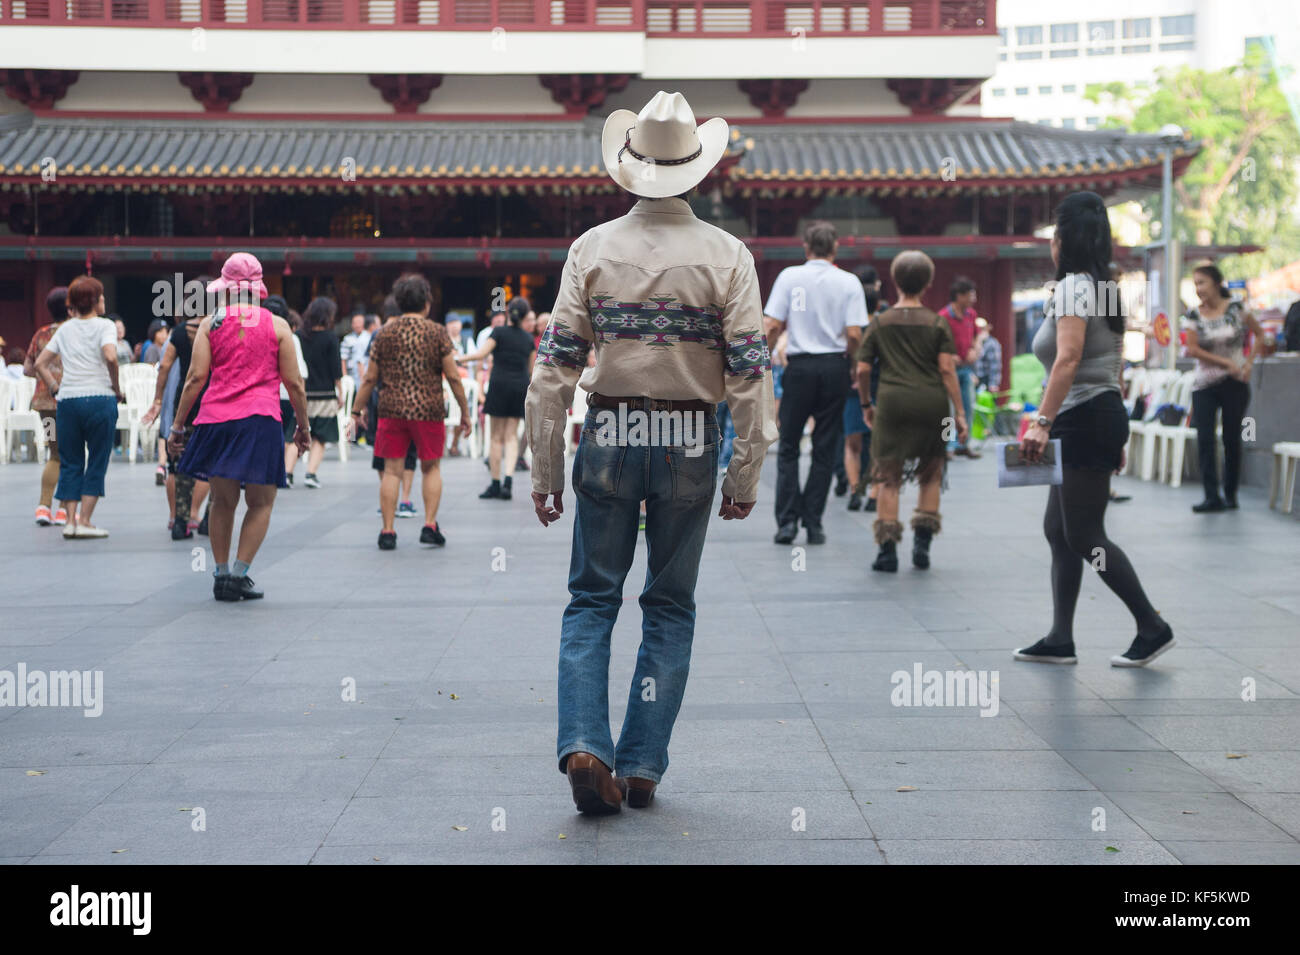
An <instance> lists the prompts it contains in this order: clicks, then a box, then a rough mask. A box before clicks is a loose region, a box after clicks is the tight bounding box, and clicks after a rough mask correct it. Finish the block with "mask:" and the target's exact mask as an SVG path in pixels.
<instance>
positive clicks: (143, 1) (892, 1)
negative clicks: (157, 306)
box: [0, 0, 997, 37]
mask: <svg viewBox="0 0 1300 955" xmlns="http://www.w3.org/2000/svg"><path fill="white" fill-rule="evenodd" d="M996 5H997V4H996V0H0V26H129V27H171V28H177V27H179V28H186V27H189V28H193V27H203V28H205V29H208V28H223V29H262V30H302V29H307V30H311V29H316V30H467V31H468V30H488V31H491V30H494V29H502V30H509V29H514V30H545V31H588V30H597V31H625V32H642V33H645V34H646V35H648V36H650V37H655V36H679V37H682V36H684V37H775V36H788V37H801V36H909V35H912V36H938V35H950V34H958V35H961V34H966V35H980V34H992V33H996V26H995V17H996Z"/></svg>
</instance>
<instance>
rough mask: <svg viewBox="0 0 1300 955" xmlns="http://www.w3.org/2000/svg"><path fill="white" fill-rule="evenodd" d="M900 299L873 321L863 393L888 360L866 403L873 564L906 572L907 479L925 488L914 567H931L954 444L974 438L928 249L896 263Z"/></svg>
mask: <svg viewBox="0 0 1300 955" xmlns="http://www.w3.org/2000/svg"><path fill="white" fill-rule="evenodd" d="M889 274H890V277H891V278H892V279H893V280H894V285H895V286H897V288H898V292H899V299H898V304H896V305H895V306H894V307H893V308H891V309H889V310H887V311H886V312H885V313H884V314H882V315H880V316H879V317H878V318H875V319H873V320H872V322H871V324H870V325H869V326H867V333H866V335H865V336H864V337H863V339H862V345H861V346H860V347H859V348H858V394H859V395H870V394H871V366H872V363H873V362H875V361H877V360H879V362H880V383H879V386H878V388H877V390H876V397H875V400H874V402H871V401H865V402H863V405H862V408H863V416H864V418H865V420H866V422H867V427H869V428H871V481H872V483H873V484H876V485H877V486H878V493H877V513H878V515H879V516H878V517H877V519H876V522H875V524H874V525H873V528H874V530H875V535H876V544H877V545H878V546H879V547H880V553H879V554H877V555H876V559H875V562H874V563H872V565H871V569H872V570H881V571H886V572H889V573H893V572H895V571H897V570H898V552H897V545H898V542H899V541H901V540H902V539H903V525H902V523H901V522H900V521H899V520H898V507H899V504H898V496H899V490H900V489H901V487H902V485H903V484H905V483H907V482H910V481H916V482H918V483H919V484H920V485H921V492H920V496H919V499H918V501H917V506H916V510H915V511H913V512H912V533H913V543H912V565H913V566H914V567H919V568H921V569H922V570H924V569H925V568H927V567H929V566H930V541H931V539H932V538H933V537H934V535H935V534H937V533H939V529H940V527H941V526H942V519H941V518H940V515H939V495H940V492H941V490H942V488H943V477H944V469H945V468H946V466H947V463H948V454H947V442H948V440H950V439H952V438H953V437H956V439H957V440H958V441H959V442H961V443H963V444H964V443H965V441H966V418H965V415H964V414H963V413H962V403H961V390H960V388H959V387H958V384H957V370H956V369H957V346H956V344H955V343H954V342H953V337H952V329H951V328H950V327H949V326H948V322H947V320H945V319H943V318H941V317H940V316H939V315H937V314H935V313H934V312H932V311H930V309H928V308H926V307H925V306H924V305H922V304H921V296H922V295H923V294H924V293H925V290H926V289H927V288H929V286H930V283H931V282H932V281H933V280H934V263H933V262H932V261H930V257H929V256H928V255H926V254H925V253H924V252H918V251H908V252H902V253H900V254H899V255H898V256H897V257H895V259H894V261H893V262H892V263H891V264H890V267H889Z"/></svg>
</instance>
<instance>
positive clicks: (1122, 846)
mask: <svg viewBox="0 0 1300 955" xmlns="http://www.w3.org/2000/svg"><path fill="white" fill-rule="evenodd" d="M880 848H881V851H883V852H884V853H885V857H886V858H887V859H888V860H889V863H890V865H1177V864H1178V861H1179V860H1178V859H1177V858H1176V857H1175V855H1174V854H1173V853H1171V852H1170V851H1169V849H1168V848H1167V847H1166V846H1163V845H1161V844H1160V843H1159V842H1156V841H1155V840H1153V839H1148V840H1136V839H1120V840H1112V841H1110V842H1101V841H1097V840H1095V839H1036V840H1035V839H999V840H994V839H882V840H881V841H880ZM1112 849H1114V850H1117V851H1110V850H1112Z"/></svg>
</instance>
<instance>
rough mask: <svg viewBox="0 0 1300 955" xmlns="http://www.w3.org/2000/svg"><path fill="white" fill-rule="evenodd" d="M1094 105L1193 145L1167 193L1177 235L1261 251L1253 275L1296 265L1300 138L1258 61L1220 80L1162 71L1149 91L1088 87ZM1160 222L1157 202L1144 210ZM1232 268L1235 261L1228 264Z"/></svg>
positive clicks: (1255, 57)
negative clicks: (1171, 131)
mask: <svg viewBox="0 0 1300 955" xmlns="http://www.w3.org/2000/svg"><path fill="white" fill-rule="evenodd" d="M1087 96H1088V98H1089V99H1091V100H1092V101H1093V102H1096V103H1104V102H1107V101H1110V102H1111V103H1113V104H1115V105H1116V106H1118V107H1120V109H1121V111H1123V112H1125V113H1129V114H1130V115H1131V116H1132V119H1131V121H1130V122H1129V123H1127V124H1125V123H1124V121H1123V120H1122V119H1118V118H1117V119H1112V120H1109V121H1108V122H1107V125H1108V126H1122V125H1128V126H1129V127H1130V128H1131V129H1132V130H1133V131H1134V132H1143V133H1150V132H1157V131H1159V130H1160V128H1161V127H1163V126H1165V125H1167V124H1170V123H1172V124H1175V125H1177V126H1181V127H1182V128H1183V130H1184V131H1185V132H1186V133H1188V134H1190V135H1191V136H1193V137H1195V138H1196V139H1198V140H1200V142H1201V152H1200V154H1199V155H1197V157H1196V158H1195V159H1194V160H1193V161H1192V162H1191V164H1190V165H1189V166H1188V167H1187V171H1186V172H1185V173H1184V174H1183V176H1182V177H1181V178H1180V179H1178V180H1177V181H1176V182H1175V184H1174V190H1175V202H1174V234H1175V235H1176V236H1177V237H1178V239H1180V240H1181V241H1182V242H1184V243H1194V244H1196V245H1211V244H1218V245H1248V244H1254V245H1263V246H1266V247H1267V248H1268V250H1269V251H1268V252H1267V253H1266V254H1261V255H1257V256H1250V257H1249V258H1250V259H1251V260H1254V261H1252V262H1249V263H1247V262H1238V263H1236V264H1237V265H1238V266H1246V265H1249V266H1250V267H1251V271H1259V270H1264V269H1267V268H1270V267H1273V266H1275V265H1280V264H1282V263H1285V262H1289V261H1292V260H1294V259H1295V258H1297V257H1300V225H1298V224H1297V222H1296V217H1295V213H1296V197H1297V194H1298V192H1300V188H1298V187H1297V182H1296V180H1297V172H1298V171H1300V132H1297V129H1296V125H1295V120H1294V119H1293V117H1292V115H1291V111H1290V109H1289V107H1288V104H1287V101H1286V97H1285V96H1284V94H1283V92H1282V90H1281V88H1280V87H1279V85H1278V81H1277V76H1276V75H1275V74H1274V73H1273V71H1272V70H1271V69H1270V68H1269V67H1268V64H1267V61H1266V60H1265V59H1264V57H1263V56H1262V55H1261V54H1258V53H1253V54H1252V55H1251V56H1249V57H1248V58H1247V59H1246V60H1244V61H1243V62H1241V63H1239V64H1237V65H1236V66H1232V67H1229V68H1228V69H1225V70H1213V71H1210V70H1196V69H1191V68H1189V67H1183V68H1181V69H1179V70H1176V71H1173V72H1169V71H1161V72H1160V74H1159V75H1158V79H1157V82H1156V83H1155V84H1153V85H1152V86H1151V87H1150V88H1146V89H1138V88H1134V87H1129V86H1126V85H1125V84H1122V83H1107V84H1095V85H1092V86H1089V87H1088V90H1087ZM1143 206H1144V207H1145V209H1146V212H1147V214H1148V216H1149V218H1150V221H1152V222H1158V221H1159V220H1160V195H1159V193H1155V194H1153V195H1151V196H1149V197H1147V198H1146V199H1145V200H1144V201H1143ZM1234 258H1235V257H1234Z"/></svg>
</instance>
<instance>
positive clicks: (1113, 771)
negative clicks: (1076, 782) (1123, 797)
mask: <svg viewBox="0 0 1300 955" xmlns="http://www.w3.org/2000/svg"><path fill="white" fill-rule="evenodd" d="M1061 755H1062V756H1063V757H1065V759H1066V760H1067V761H1068V762H1069V763H1070V765H1071V766H1073V767H1074V768H1075V769H1077V770H1078V771H1079V772H1080V773H1082V774H1083V775H1084V776H1086V777H1087V778H1088V780H1089V781H1090V782H1091V783H1092V784H1093V785H1095V786H1096V787H1097V788H1098V789H1100V790H1103V791H1105V792H1108V793H1109V792H1122V791H1125V790H1130V791H1143V792H1169V793H1188V792H1192V793H1194V792H1204V793H1208V792H1221V791H1222V790H1223V787H1222V786H1220V785H1218V784H1216V783H1215V782H1214V781H1213V780H1212V779H1210V778H1209V777H1208V776H1206V775H1204V774H1203V773H1200V772H1197V770H1196V769H1195V768H1194V767H1192V766H1189V765H1188V764H1187V762H1186V761H1184V760H1183V759H1181V758H1180V757H1178V756H1177V755H1175V754H1174V753H1167V752H1164V751H1157V752H1140V751H1133V750H1129V751H1116V750H1083V749H1068V750H1064V751H1063V752H1062V753H1061Z"/></svg>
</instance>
